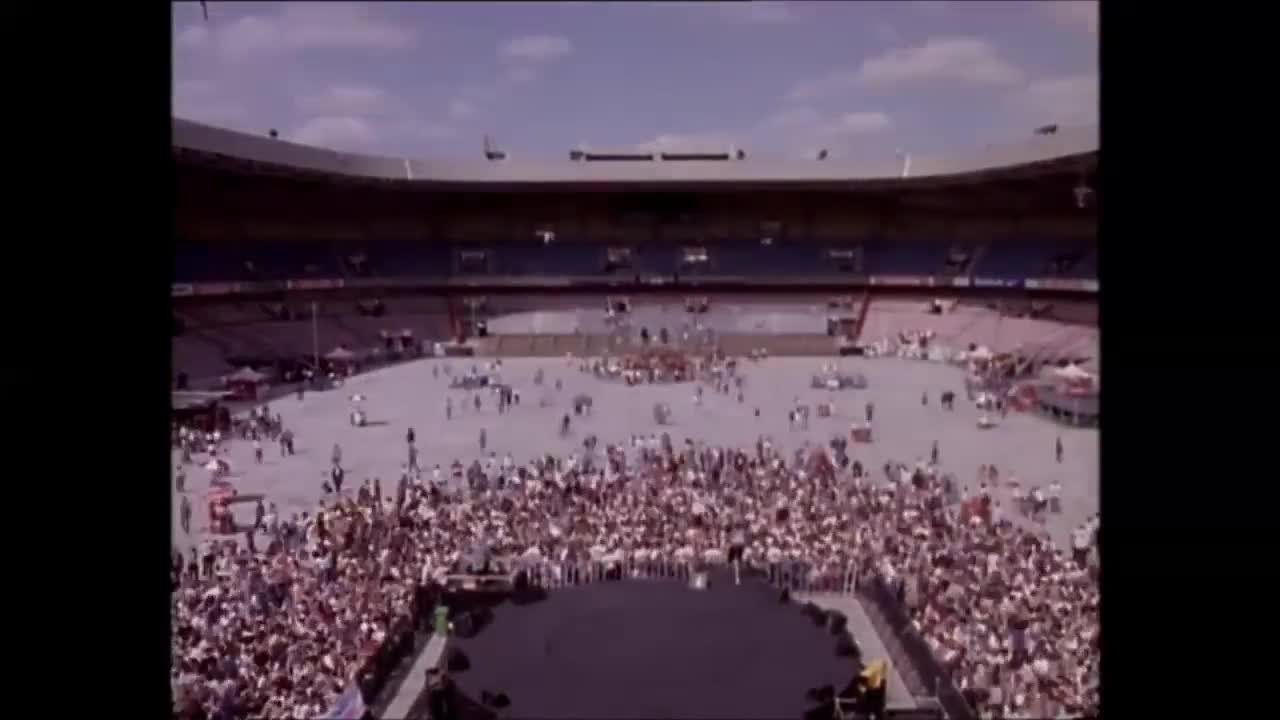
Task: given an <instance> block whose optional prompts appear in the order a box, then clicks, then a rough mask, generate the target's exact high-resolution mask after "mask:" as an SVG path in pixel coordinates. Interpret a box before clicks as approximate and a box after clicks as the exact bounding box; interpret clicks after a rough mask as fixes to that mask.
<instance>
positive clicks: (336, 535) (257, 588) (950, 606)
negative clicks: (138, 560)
mask: <svg viewBox="0 0 1280 720" xmlns="http://www.w3.org/2000/svg"><path fill="white" fill-rule="evenodd" d="M455 467H457V466H456V465H455ZM884 470H885V472H886V476H885V477H884V478H878V477H877V478H873V477H871V476H870V475H868V474H867V473H865V472H864V471H863V469H862V468H861V467H860V466H859V465H858V464H857V463H856V462H852V461H851V460H850V458H848V457H847V456H845V455H844V452H843V445H839V446H837V447H836V449H835V450H834V451H832V450H831V449H828V448H806V449H804V450H797V451H796V452H795V453H793V454H790V455H788V454H785V453H783V452H780V451H779V450H777V449H775V448H774V447H773V445H772V443H771V442H770V441H769V440H768V439H766V438H760V439H758V440H757V442H756V443H755V445H754V447H748V448H743V449H734V448H712V447H703V446H699V445H695V444H693V443H691V442H688V441H686V442H685V443H684V444H676V443H673V442H672V441H671V440H670V438H669V437H667V436H665V435H663V436H657V435H649V436H636V437H632V438H631V439H630V441H629V442H627V443H625V444H624V445H622V446H608V447H604V448H597V446H596V444H595V442H594V438H590V439H589V440H588V441H587V442H586V443H585V444H584V447H583V450H582V452H580V453H575V454H572V455H570V456H568V457H559V458H557V457H551V456H547V457H542V458H537V459H534V460H532V461H531V462H528V463H527V464H525V465H523V466H521V465H517V464H516V463H515V462H514V461H513V460H512V459H511V458H506V459H503V460H502V461H499V460H498V458H497V457H496V456H495V455H494V454H493V453H490V454H489V457H488V458H486V459H485V461H484V462H479V461H477V462H475V463H473V464H472V466H471V467H470V469H469V470H466V471H465V472H464V473H462V482H460V483H452V482H450V478H449V477H442V476H441V474H440V473H434V474H432V475H427V476H423V475H420V474H419V473H417V472H414V471H413V470H410V469H407V468H406V471H405V474H404V475H403V477H401V479H400V481H399V483H398V484H397V485H396V486H395V488H394V492H388V493H384V492H383V488H382V487H381V483H380V482H377V481H366V482H365V484H364V485H363V486H361V487H359V488H358V489H357V490H356V491H355V492H354V493H349V494H348V495H347V496H338V495H332V494H331V495H329V496H328V499H327V500H326V501H324V502H322V503H321V505H320V507H319V508H318V509H317V510H316V511H315V512H313V513H302V514H300V515H297V516H293V517H289V518H280V517H278V516H277V515H276V513H275V512H274V508H273V511H272V512H270V513H267V514H266V515H260V516H259V518H258V521H257V523H256V526H257V531H258V532H259V533H261V534H262V536H263V539H262V541H261V542H259V543H257V546H256V547H254V548H253V549H248V548H245V547H242V546H240V544H239V543H235V542H222V543H220V544H213V545H208V546H206V548H205V549H204V550H203V551H202V552H200V553H195V552H193V554H192V557H191V560H190V562H189V563H188V564H186V566H185V567H182V570H181V572H180V574H179V577H178V578H177V582H178V586H177V588H176V589H175V592H174V595H173V624H174V637H175V648H174V652H175V658H174V666H173V667H174V670H173V672H174V685H175V697H176V698H177V699H178V703H179V710H180V711H181V712H183V713H184V714H187V715H190V716H200V715H202V714H203V715H204V716H208V717H228V718H230V717H245V716H254V717H295V718H303V717H316V716H319V715H321V714H323V713H324V712H325V711H326V710H328V708H329V707H330V706H331V705H332V704H333V702H334V701H335V699H336V698H337V696H338V695H339V694H340V693H341V692H342V691H343V690H345V689H346V688H347V687H348V686H349V685H350V684H351V681H352V678H353V675H354V674H355V673H356V672H357V671H358V670H359V668H360V667H361V666H362V663H363V662H364V661H365V659H366V658H367V657H369V656H370V654H371V653H373V652H374V651H375V649H376V648H377V646H378V644H379V643H381V642H382V641H383V640H384V639H385V636H386V634H387V633H388V631H389V628H391V627H392V626H393V625H395V624H396V623H397V622H398V621H400V620H402V619H404V618H406V617H408V616H409V615H410V614H411V613H413V612H414V608H413V603H414V597H415V591H416V588H417V587H418V586H419V585H421V584H424V583H428V582H430V581H431V580H432V579H433V578H439V577H440V576H441V575H442V574H444V573H447V572H449V571H450V570H451V569H458V568H459V566H460V564H468V563H469V558H472V557H474V552H475V549H476V548H478V547H480V548H486V549H487V550H486V552H487V553H488V554H491V555H492V556H493V557H496V558H501V559H502V562H503V563H504V564H505V563H513V564H515V563H518V564H520V565H522V566H525V567H529V566H530V565H534V566H537V567H538V568H540V570H539V571H546V572H558V569H559V568H563V567H566V566H570V565H572V564H575V563H591V562H596V563H605V564H608V563H613V562H618V561H621V560H624V559H628V558H630V559H634V560H642V561H669V562H682V561H690V560H698V561H700V560H710V561H718V560H720V559H721V558H723V557H724V555H726V554H727V551H728V549H729V548H730V547H731V546H732V545H744V546H745V549H744V552H743V559H744V562H745V563H746V564H748V565H754V566H763V565H766V564H769V563H779V562H788V561H790V562H796V563H801V564H803V565H804V566H805V567H806V568H808V571H807V572H808V574H809V579H810V580H811V581H813V582H815V583H820V582H822V581H824V580H829V579H831V578H834V577H840V576H844V575H845V574H847V573H848V571H849V570H850V569H851V568H858V569H859V570H860V571H861V572H862V573H864V574H865V573H868V572H875V573H878V574H880V575H881V577H882V578H884V579H886V580H887V581H890V582H891V583H892V584H893V586H894V587H896V588H899V589H900V592H901V594H902V598H903V600H904V601H905V603H906V604H907V606H908V607H909V608H910V612H911V615H912V617H913V619H914V621H915V625H916V628H917V629H918V631H919V632H920V634H921V635H922V636H923V637H924V638H926V640H927V642H928V643H929V645H930V646H931V647H932V648H933V649H934V651H935V654H936V656H937V658H938V659H939V661H940V662H941V663H943V664H944V666H945V667H947V668H948V669H949V670H950V671H951V673H952V676H953V677H954V678H955V680H956V684H957V685H958V686H959V687H961V688H962V689H963V690H964V691H965V692H966V693H967V694H968V695H969V696H970V698H971V699H972V701H973V702H975V703H976V704H977V705H978V707H979V708H980V709H982V710H983V712H984V714H986V713H988V712H989V713H991V714H994V715H1000V716H1005V717H1013V716H1018V715H1020V714H1021V715H1027V716H1049V715H1054V714H1057V713H1059V712H1067V713H1070V714H1090V713H1092V712H1095V711H1096V709H1097V707H1098V699H1097V698H1098V695H1097V676H1098V616H1097V606H1098V585H1097V580H1096V576H1095V574H1094V572H1095V571H1094V569H1093V568H1092V567H1090V563H1092V558H1093V555H1092V554H1091V553H1086V554H1084V555H1081V554H1080V553H1078V552H1077V553H1076V555H1075V556H1074V557H1071V556H1068V555H1065V554H1064V553H1063V552H1062V550H1060V549H1059V548H1057V547H1055V546H1054V545H1053V543H1052V542H1050V541H1049V540H1047V539H1045V538H1044V537H1043V536H1042V535H1038V534H1036V533H1035V532H1033V531H1030V530H1027V529H1025V528H1024V526H1023V525H1022V524H1021V523H1019V522H1016V521H1014V520H1009V519H1005V518H1001V517H999V516H998V515H994V516H993V515H992V514H991V513H987V514H977V513H967V512H961V511H960V510H959V507H960V505H961V503H960V501H962V500H964V499H965V497H964V496H965V495H970V493H969V492H968V490H967V489H965V490H964V491H963V492H962V491H961V489H960V488H957V487H955V482H954V478H947V479H946V480H945V481H944V479H942V478H940V477H939V474H938V472H937V470H936V468H935V467H934V466H933V465H932V464H930V463H926V462H920V463H917V464H916V466H915V468H908V467H906V466H899V467H886V468H884ZM986 492H987V489H986V487H985V486H982V485H980V486H979V487H978V488H977V490H976V492H974V493H972V495H973V496H975V497H976V496H980V495H982V494H984V493H986ZM1093 529H1094V530H1096V525H1095V526H1094V527H1093ZM178 566H179V567H181V558H179V559H178Z"/></svg>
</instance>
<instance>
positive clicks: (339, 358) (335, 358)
mask: <svg viewBox="0 0 1280 720" xmlns="http://www.w3.org/2000/svg"><path fill="white" fill-rule="evenodd" d="M324 359H325V360H329V361H331V362H351V361H352V360H355V359H356V354H355V353H353V352H351V351H350V350H348V349H346V348H344V347H336V348H334V349H332V350H330V351H329V352H328V353H326V354H325V356H324Z"/></svg>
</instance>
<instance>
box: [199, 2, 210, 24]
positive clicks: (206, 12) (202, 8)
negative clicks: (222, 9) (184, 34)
mask: <svg viewBox="0 0 1280 720" xmlns="http://www.w3.org/2000/svg"><path fill="white" fill-rule="evenodd" d="M200 12H202V13H204V21H205V22H209V3H208V2H206V0H200Z"/></svg>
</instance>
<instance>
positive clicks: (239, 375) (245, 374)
mask: <svg viewBox="0 0 1280 720" xmlns="http://www.w3.org/2000/svg"><path fill="white" fill-rule="evenodd" d="M270 377H271V376H270V375H267V374H266V373H261V372H258V371H257V370H254V369H253V368H251V367H242V368H240V369H239V370H237V371H235V372H233V373H231V374H230V375H228V376H226V378H224V379H225V380H226V381H227V382H244V383H260V382H266V381H267V379H269V378H270Z"/></svg>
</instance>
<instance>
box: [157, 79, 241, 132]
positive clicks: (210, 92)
mask: <svg viewBox="0 0 1280 720" xmlns="http://www.w3.org/2000/svg"><path fill="white" fill-rule="evenodd" d="M173 114H174V115H175V116H177V117H180V118H185V119H187V120H195V121H196V122H202V123H207V124H209V125H220V126H230V127H244V126H245V125H246V123H247V122H248V120H249V110H248V108H247V107H245V105H244V103H242V102H240V101H238V100H234V99H232V98H229V97H226V96H224V95H223V94H221V93H219V92H218V90H217V88H216V87H214V86H213V85H212V84H211V83H208V82H205V81H203V80H182V81H178V82H175V83H174V84H173Z"/></svg>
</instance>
